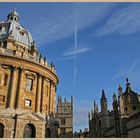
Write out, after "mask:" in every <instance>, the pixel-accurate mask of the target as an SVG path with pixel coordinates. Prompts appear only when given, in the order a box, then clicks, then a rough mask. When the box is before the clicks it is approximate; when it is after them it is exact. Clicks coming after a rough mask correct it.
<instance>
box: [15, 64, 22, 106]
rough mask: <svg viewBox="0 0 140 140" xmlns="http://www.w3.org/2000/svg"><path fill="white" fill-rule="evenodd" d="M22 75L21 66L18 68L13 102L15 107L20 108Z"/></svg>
mask: <svg viewBox="0 0 140 140" xmlns="http://www.w3.org/2000/svg"><path fill="white" fill-rule="evenodd" d="M23 76H24V69H23V68H22V67H20V68H19V75H18V86H17V98H16V99H17V100H16V103H15V106H16V108H21V104H20V102H21V96H22V93H23Z"/></svg>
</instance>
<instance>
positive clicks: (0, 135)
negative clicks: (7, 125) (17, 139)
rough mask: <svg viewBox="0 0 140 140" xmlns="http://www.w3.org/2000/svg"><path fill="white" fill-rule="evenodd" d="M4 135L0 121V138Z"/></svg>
mask: <svg viewBox="0 0 140 140" xmlns="http://www.w3.org/2000/svg"><path fill="white" fill-rule="evenodd" d="M3 136H4V125H3V124H2V123H0V138H3Z"/></svg>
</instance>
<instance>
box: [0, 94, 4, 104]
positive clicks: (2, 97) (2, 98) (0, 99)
mask: <svg viewBox="0 0 140 140" xmlns="http://www.w3.org/2000/svg"><path fill="white" fill-rule="evenodd" d="M0 102H1V103H3V102H5V96H4V95H0Z"/></svg>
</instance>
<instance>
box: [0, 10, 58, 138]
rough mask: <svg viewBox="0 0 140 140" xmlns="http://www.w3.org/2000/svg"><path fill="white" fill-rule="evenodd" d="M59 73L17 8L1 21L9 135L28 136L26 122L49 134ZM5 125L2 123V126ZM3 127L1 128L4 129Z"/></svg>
mask: <svg viewBox="0 0 140 140" xmlns="http://www.w3.org/2000/svg"><path fill="white" fill-rule="evenodd" d="M57 84H58V77H57V74H56V70H55V67H54V65H53V64H52V63H51V64H49V63H48V62H47V60H46V58H43V57H42V56H41V54H40V53H39V51H38V50H37V47H36V44H35V41H34V40H33V39H32V37H31V35H30V33H29V32H28V31H27V30H26V29H25V28H23V27H22V26H21V25H20V23H19V15H18V13H17V12H16V11H15V10H14V11H12V12H10V13H9V15H8V18H7V21H5V22H0V127H1V126H2V125H3V126H4V135H3V137H5V138H13V137H17V138H22V137H24V135H23V134H24V131H25V130H24V129H25V126H26V125H28V124H29V126H28V128H29V127H30V126H31V127H34V129H35V132H34V133H35V136H34V137H36V138H39V137H41V138H43V137H46V134H45V133H46V128H47V127H48V126H47V127H46V125H47V124H48V120H47V119H46V118H47V116H49V115H50V114H55V113H56V89H57ZM1 128H2V127H1ZM0 130H1V129H0Z"/></svg>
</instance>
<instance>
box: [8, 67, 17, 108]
mask: <svg viewBox="0 0 140 140" xmlns="http://www.w3.org/2000/svg"><path fill="white" fill-rule="evenodd" d="M16 75H17V70H16V67H14V66H13V67H12V68H11V74H10V80H9V98H8V103H9V104H8V107H12V108H14V99H15V96H16V80H17V79H16Z"/></svg>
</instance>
